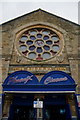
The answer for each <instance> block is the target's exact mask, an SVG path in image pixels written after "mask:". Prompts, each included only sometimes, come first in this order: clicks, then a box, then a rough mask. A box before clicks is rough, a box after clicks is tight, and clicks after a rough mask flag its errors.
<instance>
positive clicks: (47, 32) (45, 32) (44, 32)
mask: <svg viewBox="0 0 80 120" xmlns="http://www.w3.org/2000/svg"><path fill="white" fill-rule="evenodd" d="M42 33H43V34H44V35H48V34H49V33H50V31H43V32H42Z"/></svg>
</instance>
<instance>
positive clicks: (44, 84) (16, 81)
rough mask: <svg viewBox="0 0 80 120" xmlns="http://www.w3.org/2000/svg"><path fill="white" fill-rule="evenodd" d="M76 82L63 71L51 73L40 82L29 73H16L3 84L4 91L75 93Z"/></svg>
mask: <svg viewBox="0 0 80 120" xmlns="http://www.w3.org/2000/svg"><path fill="white" fill-rule="evenodd" d="M75 88H76V85H75V81H74V80H73V78H72V77H71V76H69V75H68V74H67V73H65V72H62V71H51V72H49V73H47V74H45V75H44V76H43V77H42V79H41V80H40V82H39V81H38V79H37V77H36V76H35V75H34V74H32V73H31V72H28V71H16V72H14V73H12V74H11V75H9V76H8V77H7V78H6V80H5V81H4V83H3V91H56V90H57V91H63V90H65V91H70V90H71V91H74V90H75Z"/></svg>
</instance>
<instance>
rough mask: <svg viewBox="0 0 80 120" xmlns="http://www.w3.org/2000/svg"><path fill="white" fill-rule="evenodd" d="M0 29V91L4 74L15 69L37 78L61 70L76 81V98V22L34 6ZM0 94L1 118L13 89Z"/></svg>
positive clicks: (78, 89) (78, 57) (79, 91)
mask: <svg viewBox="0 0 80 120" xmlns="http://www.w3.org/2000/svg"><path fill="white" fill-rule="evenodd" d="M0 29H1V37H2V52H1V53H0V54H2V62H1V67H2V81H0V91H2V84H3V83H4V81H5V79H6V78H7V76H8V75H10V74H11V73H14V72H15V71H21V70H22V71H24V70H25V71H29V72H31V73H33V74H34V75H35V76H36V77H37V78H38V80H39V81H40V80H41V78H42V77H43V76H44V75H45V74H46V73H48V72H50V71H64V72H65V73H67V74H69V75H70V76H71V77H72V78H73V79H74V80H75V83H76V84H77V87H76V92H75V94H76V95H77V96H78V100H79V102H80V81H79V79H80V76H79V70H80V66H79V65H80V63H79V62H80V54H79V50H80V44H79V36H80V26H79V25H78V24H75V23H73V22H71V21H68V20H66V19H63V18H61V17H58V16H56V15H54V14H51V13H48V12H46V11H43V10H41V9H38V10H36V11H33V12H31V13H28V14H26V15H23V16H21V17H18V18H16V19H13V20H11V21H9V22H6V23H4V24H2V26H1V28H0ZM34 34H35V35H34ZM25 35H26V38H25ZM35 39H36V40H35ZM25 41H26V42H25ZM33 41H34V42H33ZM44 41H47V42H44ZM53 41H54V42H53ZM24 42H25V43H24ZM0 44H1V43H0ZM29 46H30V47H29ZM25 49H26V50H25ZM0 73H1V72H0ZM3 94H4V96H5V97H4V104H3V118H8V116H9V110H10V104H11V102H12V99H13V93H9V92H5V91H3ZM67 95H68V94H67ZM69 97H70V96H68V99H69ZM73 99H74V98H73V93H72V95H71V97H70V99H69V102H71V106H70V107H71V110H72V117H76V116H77V112H76V108H75V103H74V100H73ZM76 118H77V117H76Z"/></svg>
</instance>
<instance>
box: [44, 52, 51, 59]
mask: <svg viewBox="0 0 80 120" xmlns="http://www.w3.org/2000/svg"><path fill="white" fill-rule="evenodd" d="M42 57H43V58H44V59H49V58H50V57H51V55H50V53H47V52H46V53H43V55H42Z"/></svg>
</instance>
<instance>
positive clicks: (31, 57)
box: [28, 52, 36, 59]
mask: <svg viewBox="0 0 80 120" xmlns="http://www.w3.org/2000/svg"><path fill="white" fill-rule="evenodd" d="M28 57H29V58H30V59H35V58H36V53H34V52H32V53H29V55H28Z"/></svg>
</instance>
